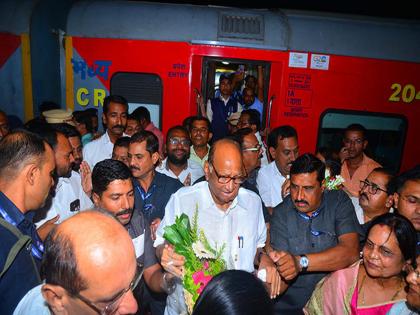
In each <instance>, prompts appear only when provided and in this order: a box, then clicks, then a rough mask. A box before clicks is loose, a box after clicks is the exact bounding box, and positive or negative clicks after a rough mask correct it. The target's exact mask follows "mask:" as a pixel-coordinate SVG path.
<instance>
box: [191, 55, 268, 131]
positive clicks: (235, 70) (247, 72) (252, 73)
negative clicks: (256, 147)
mask: <svg viewBox="0 0 420 315" xmlns="http://www.w3.org/2000/svg"><path fill="white" fill-rule="evenodd" d="M222 74H225V75H229V76H232V79H233V95H234V96H235V97H236V98H237V99H238V101H239V102H240V103H241V104H242V105H243V107H244V108H246V107H247V104H245V106H244V98H243V96H242V92H243V89H244V88H245V86H246V84H247V83H246V82H249V81H250V80H254V81H255V87H254V93H255V97H256V98H258V100H259V101H260V102H261V103H262V104H263V110H262V122H263V124H262V126H265V122H266V118H267V115H268V113H267V104H268V98H269V97H268V87H269V79H270V63H269V62H266V61H258V60H246V59H229V58H219V57H217V58H214V57H205V58H204V60H203V64H202V81H201V82H202V86H201V91H202V95H203V99H204V100H208V99H210V98H213V97H215V96H218V95H220V90H219V78H220V76H221V75H222ZM248 84H250V85H251V86H252V83H248ZM258 100H257V101H258ZM198 111H199V109H198Z"/></svg>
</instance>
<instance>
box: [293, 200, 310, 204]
mask: <svg viewBox="0 0 420 315" xmlns="http://www.w3.org/2000/svg"><path fill="white" fill-rule="evenodd" d="M296 203H304V204H305V205H309V203H308V202H307V201H306V200H298V199H295V204H296Z"/></svg>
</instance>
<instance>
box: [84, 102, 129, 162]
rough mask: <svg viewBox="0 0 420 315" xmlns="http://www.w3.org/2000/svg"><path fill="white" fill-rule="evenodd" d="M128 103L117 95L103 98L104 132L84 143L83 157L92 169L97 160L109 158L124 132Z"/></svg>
mask: <svg viewBox="0 0 420 315" xmlns="http://www.w3.org/2000/svg"><path fill="white" fill-rule="evenodd" d="M127 116H128V103H127V100H126V99H125V98H124V97H122V96H119V95H109V96H107V97H105V99H104V107H103V114H102V121H103V123H104V125H106V132H105V133H104V134H103V135H102V136H101V137H99V138H98V139H96V140H93V141H91V142H89V143H88V144H86V146H85V147H84V148H83V157H84V160H85V161H86V162H88V164H89V166H90V169H93V167H94V166H95V164H96V163H98V162H99V161H102V160H105V159H110V158H111V157H112V149H113V148H114V143H115V141H117V139H118V138H119V137H121V136H122V135H123V134H124V130H125V128H126V126H127Z"/></svg>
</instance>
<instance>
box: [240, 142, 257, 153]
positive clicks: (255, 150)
mask: <svg viewBox="0 0 420 315" xmlns="http://www.w3.org/2000/svg"><path fill="white" fill-rule="evenodd" d="M261 147H262V146H261V144H257V145H256V146H255V147H252V148H244V149H242V151H243V152H247V151H251V152H259V151H260V150H261Z"/></svg>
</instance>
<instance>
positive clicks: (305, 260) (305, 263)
mask: <svg viewBox="0 0 420 315" xmlns="http://www.w3.org/2000/svg"><path fill="white" fill-rule="evenodd" d="M299 265H300V268H302V272H306V271H307V270H308V266H309V259H308V257H306V255H300V259H299Z"/></svg>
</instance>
